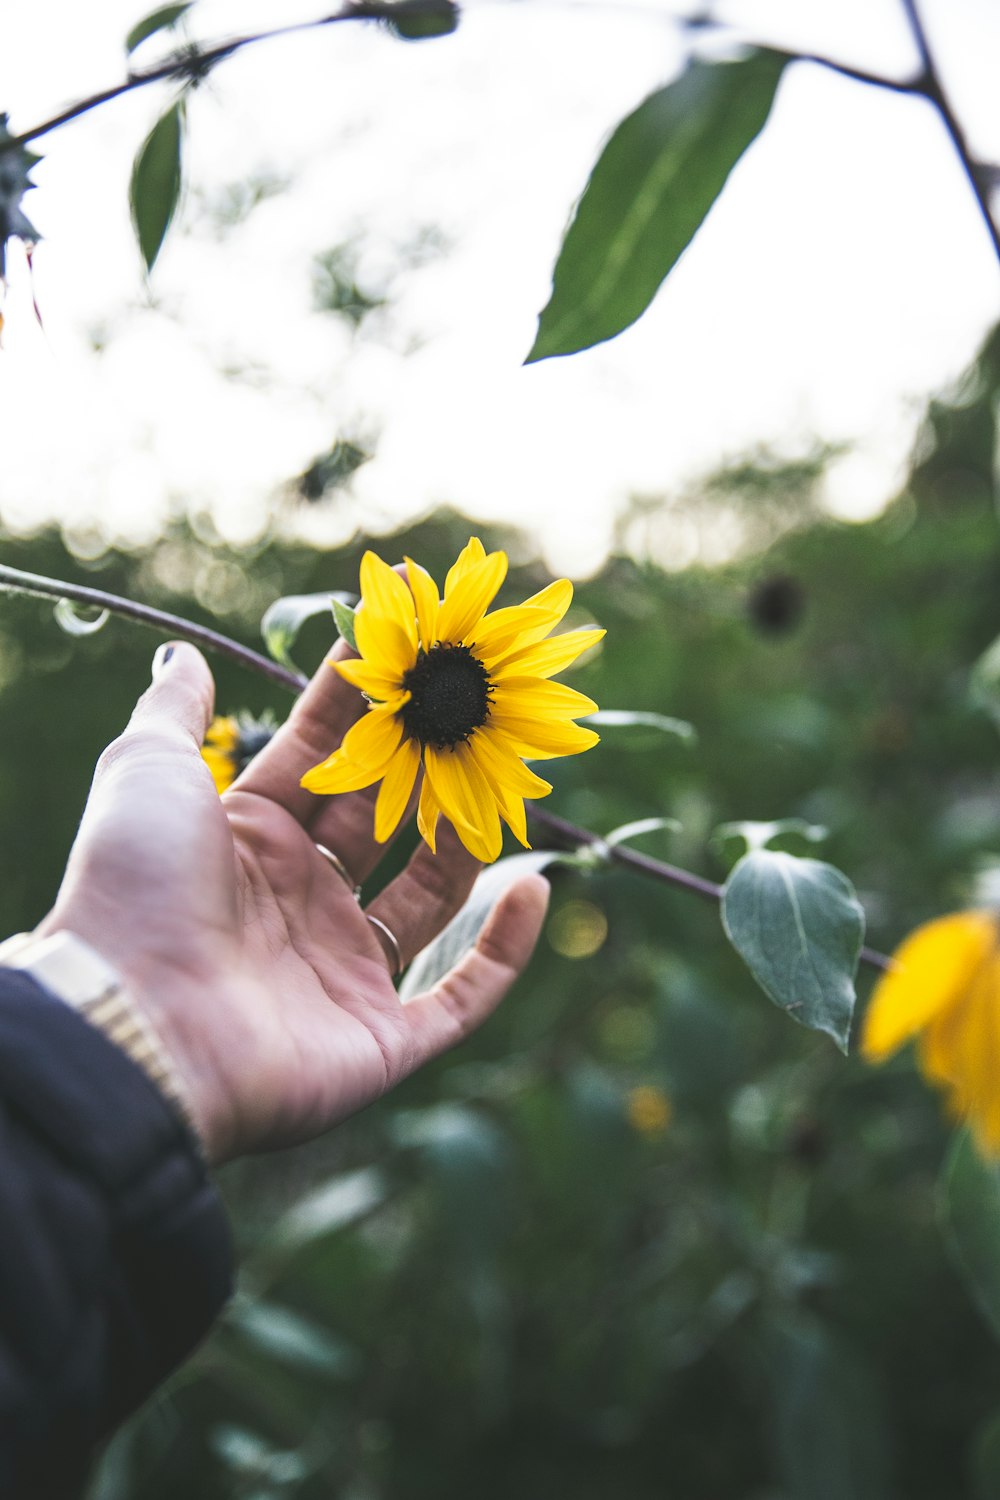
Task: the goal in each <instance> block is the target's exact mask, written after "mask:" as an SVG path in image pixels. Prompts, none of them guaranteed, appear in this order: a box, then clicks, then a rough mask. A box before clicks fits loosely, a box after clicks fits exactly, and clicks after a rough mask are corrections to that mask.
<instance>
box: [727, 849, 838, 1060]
mask: <svg viewBox="0 0 1000 1500" xmlns="http://www.w3.org/2000/svg"><path fill="white" fill-rule="evenodd" d="M722 924H723V926H724V928H725V930H726V935H727V936H728V938H729V941H730V942H731V943H732V945H733V947H734V948H735V949H736V951H737V953H739V955H740V957H741V958H742V959H743V961H744V963H746V965H747V967H748V968H749V969H750V972H751V973H752V974H753V976H754V978H755V979H756V980H757V982H758V984H760V985H761V987H762V988H763V989H764V990H765V992H766V993H767V994H768V995H769V996H770V998H771V999H772V1000H773V1001H774V1003H775V1005H778V1006H780V1008H781V1009H782V1010H783V1011H785V1012H786V1013H787V1014H788V1015H790V1016H791V1017H792V1018H793V1020H796V1021H798V1022H799V1023H800V1024H801V1025H803V1026H808V1027H811V1028H812V1030H814V1031H825V1032H826V1033H827V1035H828V1036H831V1037H832V1038H833V1040H834V1041H835V1042H836V1043H837V1046H838V1047H840V1049H841V1050H842V1051H844V1052H846V1051H847V1039H848V1035H849V1033H850V1029H851V1016H852V1015H853V1012H854V1003H855V999H856V996H855V993H854V976H855V973H856V972H857V967H858V956H859V954H860V952H861V944H862V940H863V938H864V927H865V919H864V912H863V911H862V909H861V905H860V902H859V901H858V899H857V896H856V895H855V894H854V888H853V886H852V885H851V883H850V881H849V880H848V879H847V877H846V876H845V875H842V874H841V872H840V871H839V870H837V869H834V867H833V865H827V864H822V863H820V861H819V860H815V859H796V858H795V856H794V855H792V854H783V853H781V852H779V851H778V850H775V849H758V850H754V851H753V852H751V853H750V854H745V855H744V856H743V858H742V859H741V860H740V861H739V863H738V864H736V865H735V866H734V867H733V870H732V872H731V873H730V876H729V879H728V880H727V881H726V884H725V887H724V890H723V895H722Z"/></svg>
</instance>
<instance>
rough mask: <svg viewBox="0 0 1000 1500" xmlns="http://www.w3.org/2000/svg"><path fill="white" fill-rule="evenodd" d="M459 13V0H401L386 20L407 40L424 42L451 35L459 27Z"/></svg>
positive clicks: (392, 28) (391, 28)
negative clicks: (457, 3) (456, 0)
mask: <svg viewBox="0 0 1000 1500" xmlns="http://www.w3.org/2000/svg"><path fill="white" fill-rule="evenodd" d="M458 14H459V12H458V6H457V5H456V4H455V0H397V3H396V4H395V5H394V6H393V7H392V11H391V13H390V14H389V15H387V16H386V17H385V21H386V25H387V26H388V27H389V30H390V31H391V32H392V33H393V35H394V36H398V37H400V38H401V39H402V40H403V41H404V42H424V41H428V40H430V38H432V37H436V36H450V35H451V33H452V32H453V31H456V30H457V29H458Z"/></svg>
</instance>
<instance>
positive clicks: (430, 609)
mask: <svg viewBox="0 0 1000 1500" xmlns="http://www.w3.org/2000/svg"><path fill="white" fill-rule="evenodd" d="M404 561H405V563H406V576H407V578H408V579H409V583H410V592H411V593H412V595H413V602H414V604H415V605H416V610H417V625H418V627H419V630H420V644H421V645H422V646H423V648H424V650H425V651H429V650H430V649H431V647H432V646H433V644H434V642H435V641H436V640H437V638H438V633H437V623H438V610H439V609H440V606H441V601H440V600H439V599H438V591H437V584H436V583H435V582H434V580H433V578H432V577H431V575H430V574H429V573H428V571H427V569H426V568H422V567H421V566H420V564H419V563H415V562H414V561H413V559H412V558H411V557H407V558H404Z"/></svg>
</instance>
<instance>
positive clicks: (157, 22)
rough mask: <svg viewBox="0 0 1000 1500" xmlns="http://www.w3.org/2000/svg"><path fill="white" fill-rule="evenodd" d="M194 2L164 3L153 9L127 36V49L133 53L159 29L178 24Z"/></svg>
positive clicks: (190, 0) (165, 29)
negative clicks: (157, 8)
mask: <svg viewBox="0 0 1000 1500" xmlns="http://www.w3.org/2000/svg"><path fill="white" fill-rule="evenodd" d="M192 3H193V0H187V3H186V4H185V5H164V6H161V8H160V9H159V10H154V11H152V12H151V13H150V14H149V15H148V16H146V17H145V18H144V19H143V20H141V21H137V22H136V24H135V25H134V26H133V27H132V30H131V31H130V32H129V34H128V36H127V37H126V38H125V51H126V52H127V53H132V52H134V51H135V49H136V47H138V46H140V45H141V43H143V42H144V41H145V40H146V38H147V37H150V36H155V35H156V33H157V32H158V31H168V30H169V29H170V28H171V27H173V26H176V25H177V22H178V21H179V20H180V18H181V16H183V15H184V13H185V12H186V11H189V10H190V9H191V5H192Z"/></svg>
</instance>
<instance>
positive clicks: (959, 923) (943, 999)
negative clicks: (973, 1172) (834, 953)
mask: <svg viewBox="0 0 1000 1500" xmlns="http://www.w3.org/2000/svg"><path fill="white" fill-rule="evenodd" d="M893 958H894V962H893V967H892V969H890V970H889V972H888V973H887V974H885V975H884V976H883V978H882V979H881V980H880V981H879V983H878V986H877V987H876V989H875V993H874V994H873V995H872V998H871V1003H870V1004H869V1007H868V1011H867V1014H866V1016H865V1024H864V1030H863V1032H862V1037H861V1051H862V1055H863V1056H864V1057H865V1058H866V1059H867V1060H868V1061H869V1062H882V1061H884V1060H885V1058H887V1057H889V1056H891V1055H892V1053H894V1052H898V1050H899V1048H900V1047H902V1046H903V1044H904V1043H905V1042H909V1041H912V1040H913V1039H914V1038H916V1040H917V1059H918V1062H919V1065H920V1070H921V1072H922V1073H923V1074H924V1077H925V1078H927V1079H928V1080H929V1081H930V1082H931V1083H933V1084H935V1085H937V1087H939V1088H942V1089H943V1090H944V1091H945V1096H946V1100H947V1104H948V1109H949V1113H950V1114H951V1115H952V1116H953V1117H954V1118H955V1119H966V1120H968V1121H969V1124H970V1126H971V1128H972V1131H973V1134H974V1135H975V1137H976V1139H977V1141H978V1143H979V1145H980V1148H981V1149H982V1150H983V1151H984V1152H985V1153H986V1154H988V1155H992V1156H1000V921H998V917H997V913H996V912H992V911H964V912H955V913H953V914H952V915H950V916H947V917H939V918H937V920H936V921H933V922H927V923H925V925H924V926H923V927H918V928H917V930H916V932H913V933H911V934H910V936H909V937H908V938H907V939H906V941H905V942H904V943H902V944H901V945H900V947H899V948H898V949H897V951H896V953H895V954H894V955H893Z"/></svg>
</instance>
